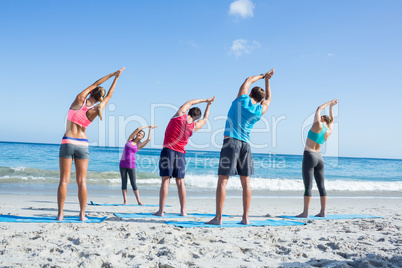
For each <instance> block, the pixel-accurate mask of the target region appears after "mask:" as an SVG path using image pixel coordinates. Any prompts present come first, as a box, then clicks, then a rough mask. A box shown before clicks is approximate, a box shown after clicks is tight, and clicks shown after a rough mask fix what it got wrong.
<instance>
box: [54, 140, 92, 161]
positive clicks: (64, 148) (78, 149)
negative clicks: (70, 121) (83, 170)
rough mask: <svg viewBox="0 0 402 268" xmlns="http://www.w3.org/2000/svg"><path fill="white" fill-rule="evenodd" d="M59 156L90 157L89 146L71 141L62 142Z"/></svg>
mask: <svg viewBox="0 0 402 268" xmlns="http://www.w3.org/2000/svg"><path fill="white" fill-rule="evenodd" d="M59 157H62V158H76V159H89V151H88V146H80V145H74V144H70V143H64V144H61V145H60V152H59Z"/></svg>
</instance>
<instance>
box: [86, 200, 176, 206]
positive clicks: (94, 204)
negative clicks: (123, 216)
mask: <svg viewBox="0 0 402 268" xmlns="http://www.w3.org/2000/svg"><path fill="white" fill-rule="evenodd" d="M89 204H90V205H92V206H109V207H110V206H113V207H115V206H121V207H159V205H138V204H128V205H123V204H98V203H94V202H93V201H89ZM165 207H171V206H169V205H165Z"/></svg>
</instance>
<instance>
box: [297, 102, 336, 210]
mask: <svg viewBox="0 0 402 268" xmlns="http://www.w3.org/2000/svg"><path fill="white" fill-rule="evenodd" d="M337 103H338V100H337V99H335V100H332V101H329V102H327V103H324V104H323V105H321V106H319V107H318V108H317V111H316V112H315V116H314V123H313V126H312V127H311V129H310V131H309V132H308V135H307V140H306V146H305V147H304V154H303V164H302V166H303V182H304V209H303V213H301V214H299V215H297V216H296V217H300V218H308V210H309V206H310V201H311V188H312V187H313V177H314V178H315V181H316V183H317V188H318V191H319V192H320V201H321V210H320V213H318V214H317V215H316V217H325V207H326V205H327V192H326V190H325V186H324V160H323V159H322V155H321V145H323V144H324V142H325V141H326V140H327V139H328V137H329V136H330V135H331V133H332V127H333V125H334V113H333V109H332V108H333V107H334V106H335V105H336V104H337ZM328 105H329V116H328V115H323V116H322V115H321V112H322V110H324V109H325V107H327V106H328Z"/></svg>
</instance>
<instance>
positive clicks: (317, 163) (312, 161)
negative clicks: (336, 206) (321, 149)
mask: <svg viewBox="0 0 402 268" xmlns="http://www.w3.org/2000/svg"><path fill="white" fill-rule="evenodd" d="M313 176H314V178H315V182H316V183H317V188H318V191H319V192H320V196H326V195H327V191H326V190H325V186H324V160H323V159H322V155H321V153H318V152H311V151H304V154H303V182H304V196H311V188H312V187H313Z"/></svg>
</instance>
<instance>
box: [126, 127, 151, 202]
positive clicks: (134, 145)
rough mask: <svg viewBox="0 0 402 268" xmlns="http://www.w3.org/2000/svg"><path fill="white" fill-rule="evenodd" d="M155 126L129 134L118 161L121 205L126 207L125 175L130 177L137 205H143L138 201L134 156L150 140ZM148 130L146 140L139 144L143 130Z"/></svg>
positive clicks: (138, 129) (143, 133) (141, 128)
mask: <svg viewBox="0 0 402 268" xmlns="http://www.w3.org/2000/svg"><path fill="white" fill-rule="evenodd" d="M156 127H157V126H143V127H139V128H137V129H136V130H134V132H133V133H131V135H130V137H128V139H127V142H126V145H125V146H124V151H123V155H122V156H121V160H120V165H119V167H120V175H121V191H122V193H123V201H124V202H123V205H127V175H128V176H129V177H130V183H131V187H133V191H134V195H135V198H136V199H137V202H138V205H143V204H142V203H141V201H140V194H139V192H138V187H137V183H136V176H135V154H136V153H137V152H138V151H139V150H141V149H142V148H144V147H145V145H147V144H148V142H149V141H150V140H151V130H152V129H153V128H156ZM145 128H149V133H148V138H147V139H146V140H145V141H143V142H141V139H143V138H144V136H145V132H144V131H143V129H145Z"/></svg>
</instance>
